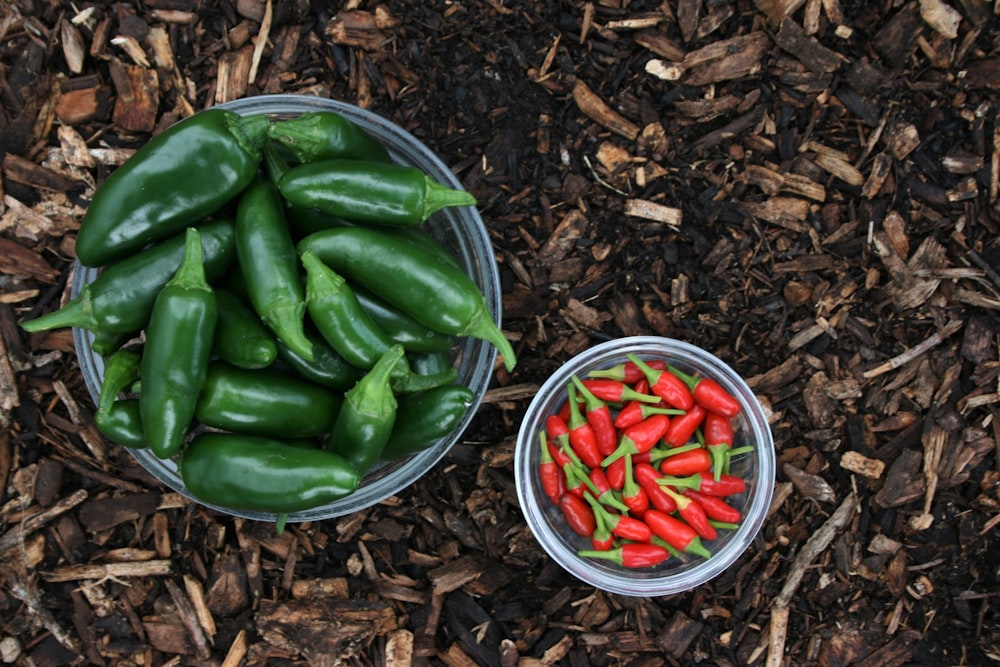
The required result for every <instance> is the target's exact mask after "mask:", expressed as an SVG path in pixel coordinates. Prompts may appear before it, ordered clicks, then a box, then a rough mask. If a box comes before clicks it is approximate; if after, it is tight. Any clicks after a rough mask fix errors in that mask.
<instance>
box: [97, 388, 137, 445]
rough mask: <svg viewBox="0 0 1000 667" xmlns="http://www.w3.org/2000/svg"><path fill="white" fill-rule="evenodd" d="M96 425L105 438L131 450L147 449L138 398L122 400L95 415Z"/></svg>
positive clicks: (114, 402)
mask: <svg viewBox="0 0 1000 667" xmlns="http://www.w3.org/2000/svg"><path fill="white" fill-rule="evenodd" d="M94 425H95V426H97V430H98V431H100V432H101V435H103V436H104V437H105V438H107V439H108V440H110V441H111V442H113V443H115V444H117V445H121V446H122V447H128V448H129V449H146V448H148V447H149V441H148V440H146V433H145V431H143V430H142V414H141V412H140V408H139V399H138V398H120V399H118V400H117V401H113V402H112V403H111V404H110V405H109V406H108V407H107V408H106V409H105V410H102V411H100V412H98V413H96V414H95V415H94Z"/></svg>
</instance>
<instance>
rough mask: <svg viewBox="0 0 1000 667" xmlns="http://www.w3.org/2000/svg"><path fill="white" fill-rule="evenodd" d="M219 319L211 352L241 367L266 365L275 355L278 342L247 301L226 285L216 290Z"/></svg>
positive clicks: (264, 366) (275, 357)
mask: <svg viewBox="0 0 1000 667" xmlns="http://www.w3.org/2000/svg"><path fill="white" fill-rule="evenodd" d="M215 298H216V300H217V301H218V302H219V322H218V324H216V326H215V340H213V341H212V351H213V352H215V354H217V355H218V356H219V357H220V358H222V359H223V360H224V361H227V362H229V363H231V364H232V365H234V366H239V367H240V368H266V367H267V366H270V365H271V364H272V363H274V360H275V359H277V358H278V344H277V343H276V342H275V338H274V334H273V333H272V332H271V330H270V329H269V328H267V327H266V326H265V325H264V323H263V322H262V321H261V319H260V317H258V316H257V313H255V312H254V311H253V310H252V309H251V308H250V307H249V306H247V305H246V303H244V302H243V300H242V299H240V298H239V297H238V296H236V295H235V294H233V293H232V292H230V291H229V290H227V289H225V288H218V287H217V288H216V289H215Z"/></svg>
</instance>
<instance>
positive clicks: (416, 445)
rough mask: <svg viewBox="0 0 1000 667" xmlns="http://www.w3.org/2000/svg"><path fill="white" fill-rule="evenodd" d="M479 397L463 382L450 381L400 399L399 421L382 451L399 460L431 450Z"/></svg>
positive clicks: (397, 414) (383, 455) (456, 424)
mask: <svg viewBox="0 0 1000 667" xmlns="http://www.w3.org/2000/svg"><path fill="white" fill-rule="evenodd" d="M475 398H476V396H475V394H474V393H473V392H472V390H471V389H469V388H468V387H466V386H464V385H461V384H448V385H443V386H441V387H435V388H433V389H428V390H427V391H422V392H419V393H416V394H406V395H403V396H400V397H399V399H398V403H399V405H398V407H397V409H396V424H395V426H394V427H393V429H392V434H391V435H390V436H389V440H388V441H387V442H386V443H385V448H384V449H383V450H382V458H383V459H398V458H402V457H404V456H409V455H410V454H414V453H416V452H419V451H421V450H423V449H427V448H428V447H430V446H431V445H433V444H434V443H436V442H437V441H438V440H440V439H441V438H443V437H444V436H446V435H448V434H449V433H451V431H452V430H453V429H454V428H455V427H456V426H458V425H459V424H460V423H461V421H462V419H463V418H464V417H465V415H466V413H467V412H468V411H469V407H470V406H471V405H472V403H473V401H474V400H475Z"/></svg>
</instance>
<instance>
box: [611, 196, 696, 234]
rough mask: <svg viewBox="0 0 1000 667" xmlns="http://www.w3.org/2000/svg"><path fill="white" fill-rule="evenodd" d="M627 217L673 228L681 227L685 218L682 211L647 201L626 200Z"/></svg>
mask: <svg viewBox="0 0 1000 667" xmlns="http://www.w3.org/2000/svg"><path fill="white" fill-rule="evenodd" d="M625 215H627V216H629V217H633V218H642V219H644V220H653V221H655V222H662V223H663V224H665V225H669V226H671V227H680V224H681V218H682V216H683V214H682V212H681V209H679V208H674V207H672V206H666V205H664V204H657V203H656V202H651V201H648V200H645V199H626V200H625Z"/></svg>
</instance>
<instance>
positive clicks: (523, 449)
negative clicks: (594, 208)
mask: <svg viewBox="0 0 1000 667" xmlns="http://www.w3.org/2000/svg"><path fill="white" fill-rule="evenodd" d="M629 353H632V354H635V355H637V356H638V357H639V358H640V359H644V360H649V359H665V360H666V361H667V362H668V363H670V364H671V365H674V366H676V367H677V368H679V369H680V370H681V371H683V372H685V373H689V374H692V375H696V376H699V377H710V378H712V379H714V380H716V381H717V382H718V383H719V384H721V385H722V386H723V388H725V389H726V390H727V391H729V393H731V394H732V395H733V396H735V397H736V398H737V399H739V401H740V403H741V404H742V406H743V409H742V410H741V412H740V414H739V415H738V416H737V417H736V418H735V420H734V424H733V427H734V431H735V441H734V443H733V447H741V446H743V445H750V444H752V445H753V446H754V449H753V451H752V452H750V453H748V454H743V455H740V456H737V457H734V458H733V460H732V467H731V472H732V474H734V475H738V476H740V477H742V478H743V479H745V480H746V482H747V489H746V491H745V492H744V493H742V494H739V495H738V496H730V497H728V498H727V500H726V501H727V502H728V503H729V504H731V505H733V506H734V507H736V508H737V509H739V510H741V512H742V514H743V518H742V521H741V522H740V525H739V528H738V529H737V530H720V531H719V537H718V538H717V539H715V540H713V541H711V542H704V544H705V546H706V547H707V548H708V549H709V550H710V551H711V552H712V556H711V558H707V559H703V558H697V557H690V558H689V557H687V556H682V557H681V558H676V557H673V556H672V557H670V558H669V559H668V560H667V561H666V562H664V563H663V564H661V565H660V566H658V567H655V568H643V569H628V568H625V567H621V566H619V565H617V564H616V563H614V562H612V561H608V560H602V559H596V558H582V557H580V556H579V555H577V552H578V551H579V550H581V549H590V548H592V547H591V544H590V539H589V538H586V537H580V536H579V535H577V534H576V533H574V532H573V531H572V530H570V528H569V527H568V526H567V524H566V520H565V519H564V518H563V515H562V512H561V511H560V510H559V508H558V507H557V506H556V504H555V503H553V502H552V501H551V500H549V498H548V496H546V495H545V493H544V491H543V490H542V487H541V481H540V479H539V475H538V465H539V458H540V456H539V449H540V446H539V437H538V434H539V432H540V431H541V430H543V429H544V427H545V420H546V418H547V417H548V416H549V415H552V414H554V413H556V412H558V411H559V409H560V408H561V407H562V405H563V404H564V403H565V401H566V388H567V386H568V385H569V384H570V382H571V379H570V378H571V377H572V376H573V375H576V376H577V377H578V378H580V379H584V378H585V377H586V376H587V374H588V373H590V372H592V371H596V370H599V369H605V368H610V367H612V366H614V365H616V364H619V363H623V362H625V361H627V360H628V357H627V356H626V355H627V354H629ZM514 477H515V484H516V487H517V496H518V502H519V503H520V505H521V511H522V512H523V513H524V516H525V518H526V520H527V523H528V526H529V528H530V529H531V531H532V533H533V534H534V536H535V538H536V539H537V540H538V542H539V543H540V544H541V546H542V548H543V549H544V550H545V551H546V552H547V553H548V554H549V556H550V557H552V558H553V559H554V560H555V561H556V562H557V563H559V564H560V565H561V566H562V567H563V568H564V569H565V570H567V571H568V572H569V573H570V574H572V575H574V576H575V577H576V578H577V579H579V580H581V581H583V582H586V583H588V584H591V585H592V586H595V587H596V588H600V589H602V590H605V591H608V592H611V593H619V594H622V595H631V596H660V595H672V594H675V593H681V592H684V591H687V590H690V589H692V588H696V587H697V586H700V585H701V584H704V583H705V582H707V581H709V580H710V579H712V578H714V577H716V576H718V575H719V574H721V573H722V572H724V571H725V570H726V569H727V568H729V567H730V566H731V565H732V564H733V563H734V562H735V561H736V560H737V559H738V558H739V557H740V556H741V555H742V554H743V552H744V551H745V550H746V549H747V547H748V546H749V545H750V543H751V542H752V541H753V539H754V537H755V536H756V535H757V533H758V531H759V530H760V529H761V527H762V525H763V523H764V519H765V518H766V516H767V511H768V508H769V506H770V504H771V496H772V494H773V491H774V479H775V455H774V441H773V439H772V436H771V430H770V427H769V426H768V423H767V417H766V415H765V413H764V410H763V409H762V408H761V405H760V403H759V402H758V401H757V399H756V398H755V397H754V394H753V392H752V391H751V390H750V388H749V387H748V386H747V384H746V383H745V382H744V381H743V379H742V378H741V377H740V376H739V375H737V374H736V372H734V371H733V370H732V369H731V368H730V367H729V366H727V365H726V364H725V363H723V362H722V361H721V360H720V359H718V358H717V357H715V356H714V355H712V354H709V353H708V352H706V351H705V350H702V349H701V348H698V347H696V346H694V345H691V344H689V343H685V342H682V341H678V340H673V339H670V338H659V337H652V336H634V337H629V338H620V339H616V340H611V341H607V342H605V343H601V344H599V345H596V346H595V347H592V348H590V349H588V350H587V351H585V352H583V353H581V354H579V355H577V356H575V357H573V358H572V359H570V360H569V361H568V362H566V363H565V364H563V366H561V367H560V368H559V369H558V370H557V371H556V372H555V373H554V374H552V375H551V376H550V377H549V378H548V380H546V381H545V383H544V384H543V385H542V387H541V388H540V389H539V391H538V393H537V394H536V395H535V398H534V399H533V400H532V402H531V404H530V405H529V406H528V409H527V412H526V413H525V415H524V419H523V420H522V422H521V428H520V431H519V432H518V436H517V447H516V451H515V454H514Z"/></svg>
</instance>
